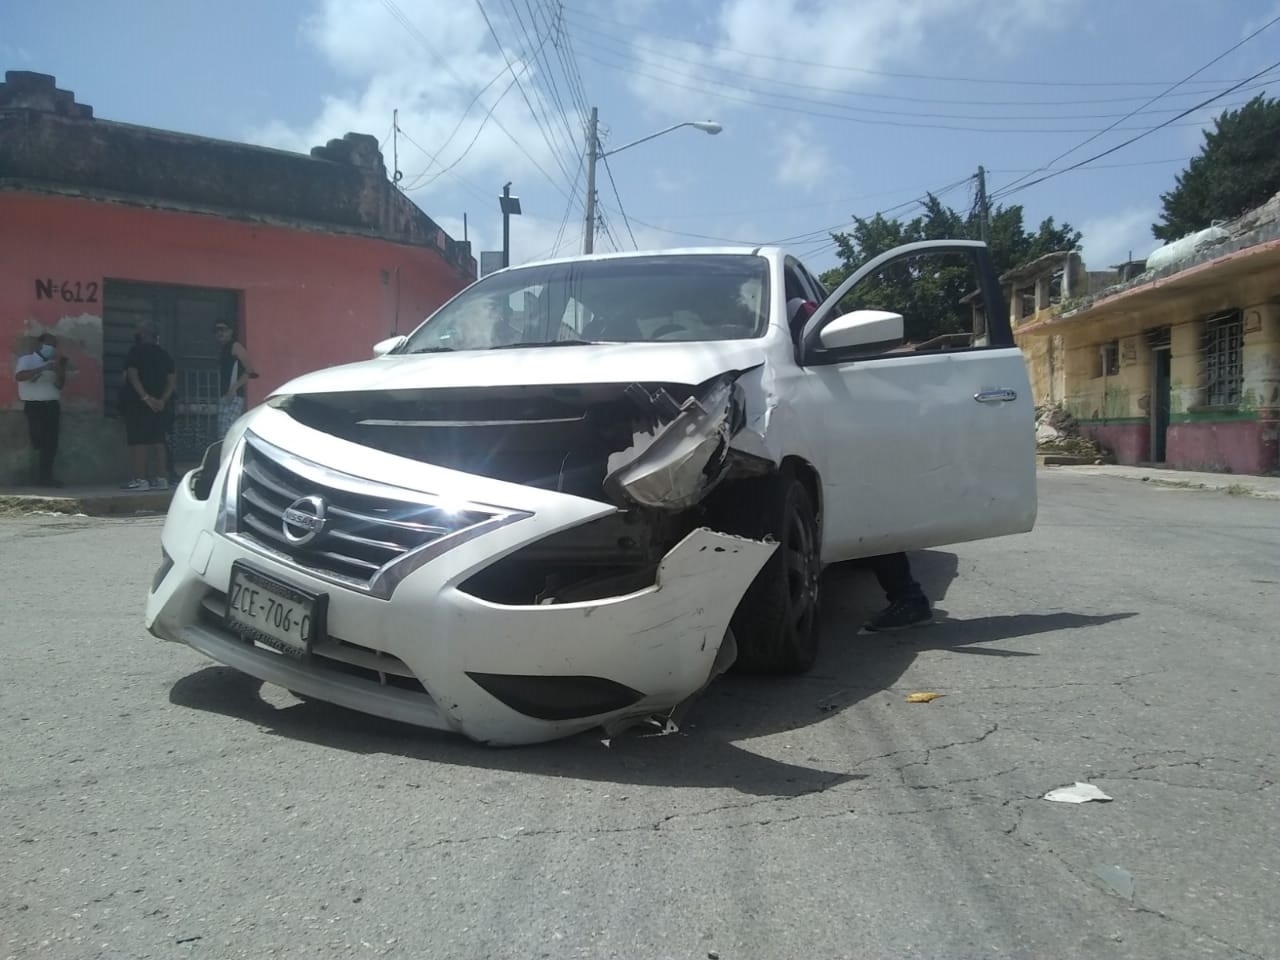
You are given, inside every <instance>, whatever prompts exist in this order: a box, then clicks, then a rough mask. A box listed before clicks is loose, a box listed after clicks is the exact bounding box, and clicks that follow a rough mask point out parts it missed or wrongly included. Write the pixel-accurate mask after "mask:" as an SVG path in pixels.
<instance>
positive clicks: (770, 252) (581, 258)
mask: <svg viewBox="0 0 1280 960" xmlns="http://www.w3.org/2000/svg"><path fill="white" fill-rule="evenodd" d="M726 255H729V256H758V257H764V258H765V259H767V260H774V259H779V258H781V257H782V256H784V255H785V251H783V249H782V248H781V247H778V246H764V245H761V246H754V247H751V246H747V245H745V244H742V245H738V246H723V247H667V248H662V249H659V250H626V251H621V252H611V253H579V254H576V255H574V256H569V257H555V258H552V259H547V260H531V261H529V262H528V263H521V264H516V265H512V266H510V267H506V268H505V269H507V270H518V269H521V268H523V267H542V266H547V265H550V264H559V263H584V262H586V261H588V260H625V259H635V258H638V257H705V256H726ZM499 272H501V271H496V270H495V271H494V273H499ZM490 276H492V274H490Z"/></svg>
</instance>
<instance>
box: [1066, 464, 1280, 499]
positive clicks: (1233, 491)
mask: <svg viewBox="0 0 1280 960" xmlns="http://www.w3.org/2000/svg"><path fill="white" fill-rule="evenodd" d="M1064 466H1077V464H1064ZM1078 466H1092V464H1078ZM1076 475H1077V476H1082V477H1109V478H1111V479H1112V480H1128V481H1129V482H1130V483H1153V484H1155V485H1156V486H1160V487H1171V488H1174V489H1177V490H1200V491H1205V492H1207V493H1223V494H1226V495H1227V496H1230V497H1250V498H1252V499H1254V500H1280V490H1264V489H1259V488H1257V487H1254V486H1251V485H1250V484H1249V483H1248V482H1241V481H1240V480H1239V479H1236V480H1234V481H1233V482H1231V483H1205V482H1203V481H1200V480H1180V479H1178V478H1177V477H1163V476H1155V475H1152V474H1149V473H1144V474H1132V473H1104V472H1102V471H1101V470H1099V471H1089V472H1083V471H1080V472H1076Z"/></svg>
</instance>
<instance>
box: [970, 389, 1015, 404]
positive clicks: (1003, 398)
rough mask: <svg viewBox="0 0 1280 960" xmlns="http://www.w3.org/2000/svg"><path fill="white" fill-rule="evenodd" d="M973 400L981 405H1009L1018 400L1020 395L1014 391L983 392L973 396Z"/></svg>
mask: <svg viewBox="0 0 1280 960" xmlns="http://www.w3.org/2000/svg"><path fill="white" fill-rule="evenodd" d="M973 399H975V400H977V401H978V402H979V403H1009V402H1011V401H1013V400H1017V399H1018V394H1017V392H1016V391H1013V390H1007V389H1006V390H982V391H980V392H978V393H975V394H974V395H973Z"/></svg>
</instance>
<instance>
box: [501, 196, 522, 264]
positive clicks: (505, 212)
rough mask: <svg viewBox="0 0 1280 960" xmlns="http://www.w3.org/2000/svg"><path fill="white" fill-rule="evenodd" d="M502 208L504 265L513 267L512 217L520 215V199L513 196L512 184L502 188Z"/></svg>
mask: <svg viewBox="0 0 1280 960" xmlns="http://www.w3.org/2000/svg"><path fill="white" fill-rule="evenodd" d="M498 203H499V205H500V206H501V207H502V265H503V266H504V267H509V266H511V215H512V214H519V213H520V198H519V197H513V196H512V195H511V184H510V183H509V182H508V183H507V184H506V185H505V186H504V187H503V188H502V196H501V197H499V198H498Z"/></svg>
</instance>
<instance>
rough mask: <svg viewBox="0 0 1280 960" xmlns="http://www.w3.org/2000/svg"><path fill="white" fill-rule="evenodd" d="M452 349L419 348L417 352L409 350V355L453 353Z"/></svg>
mask: <svg viewBox="0 0 1280 960" xmlns="http://www.w3.org/2000/svg"><path fill="white" fill-rule="evenodd" d="M453 350H454V348H453V347H419V348H418V349H417V350H410V351H409V352H410V353H453Z"/></svg>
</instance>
